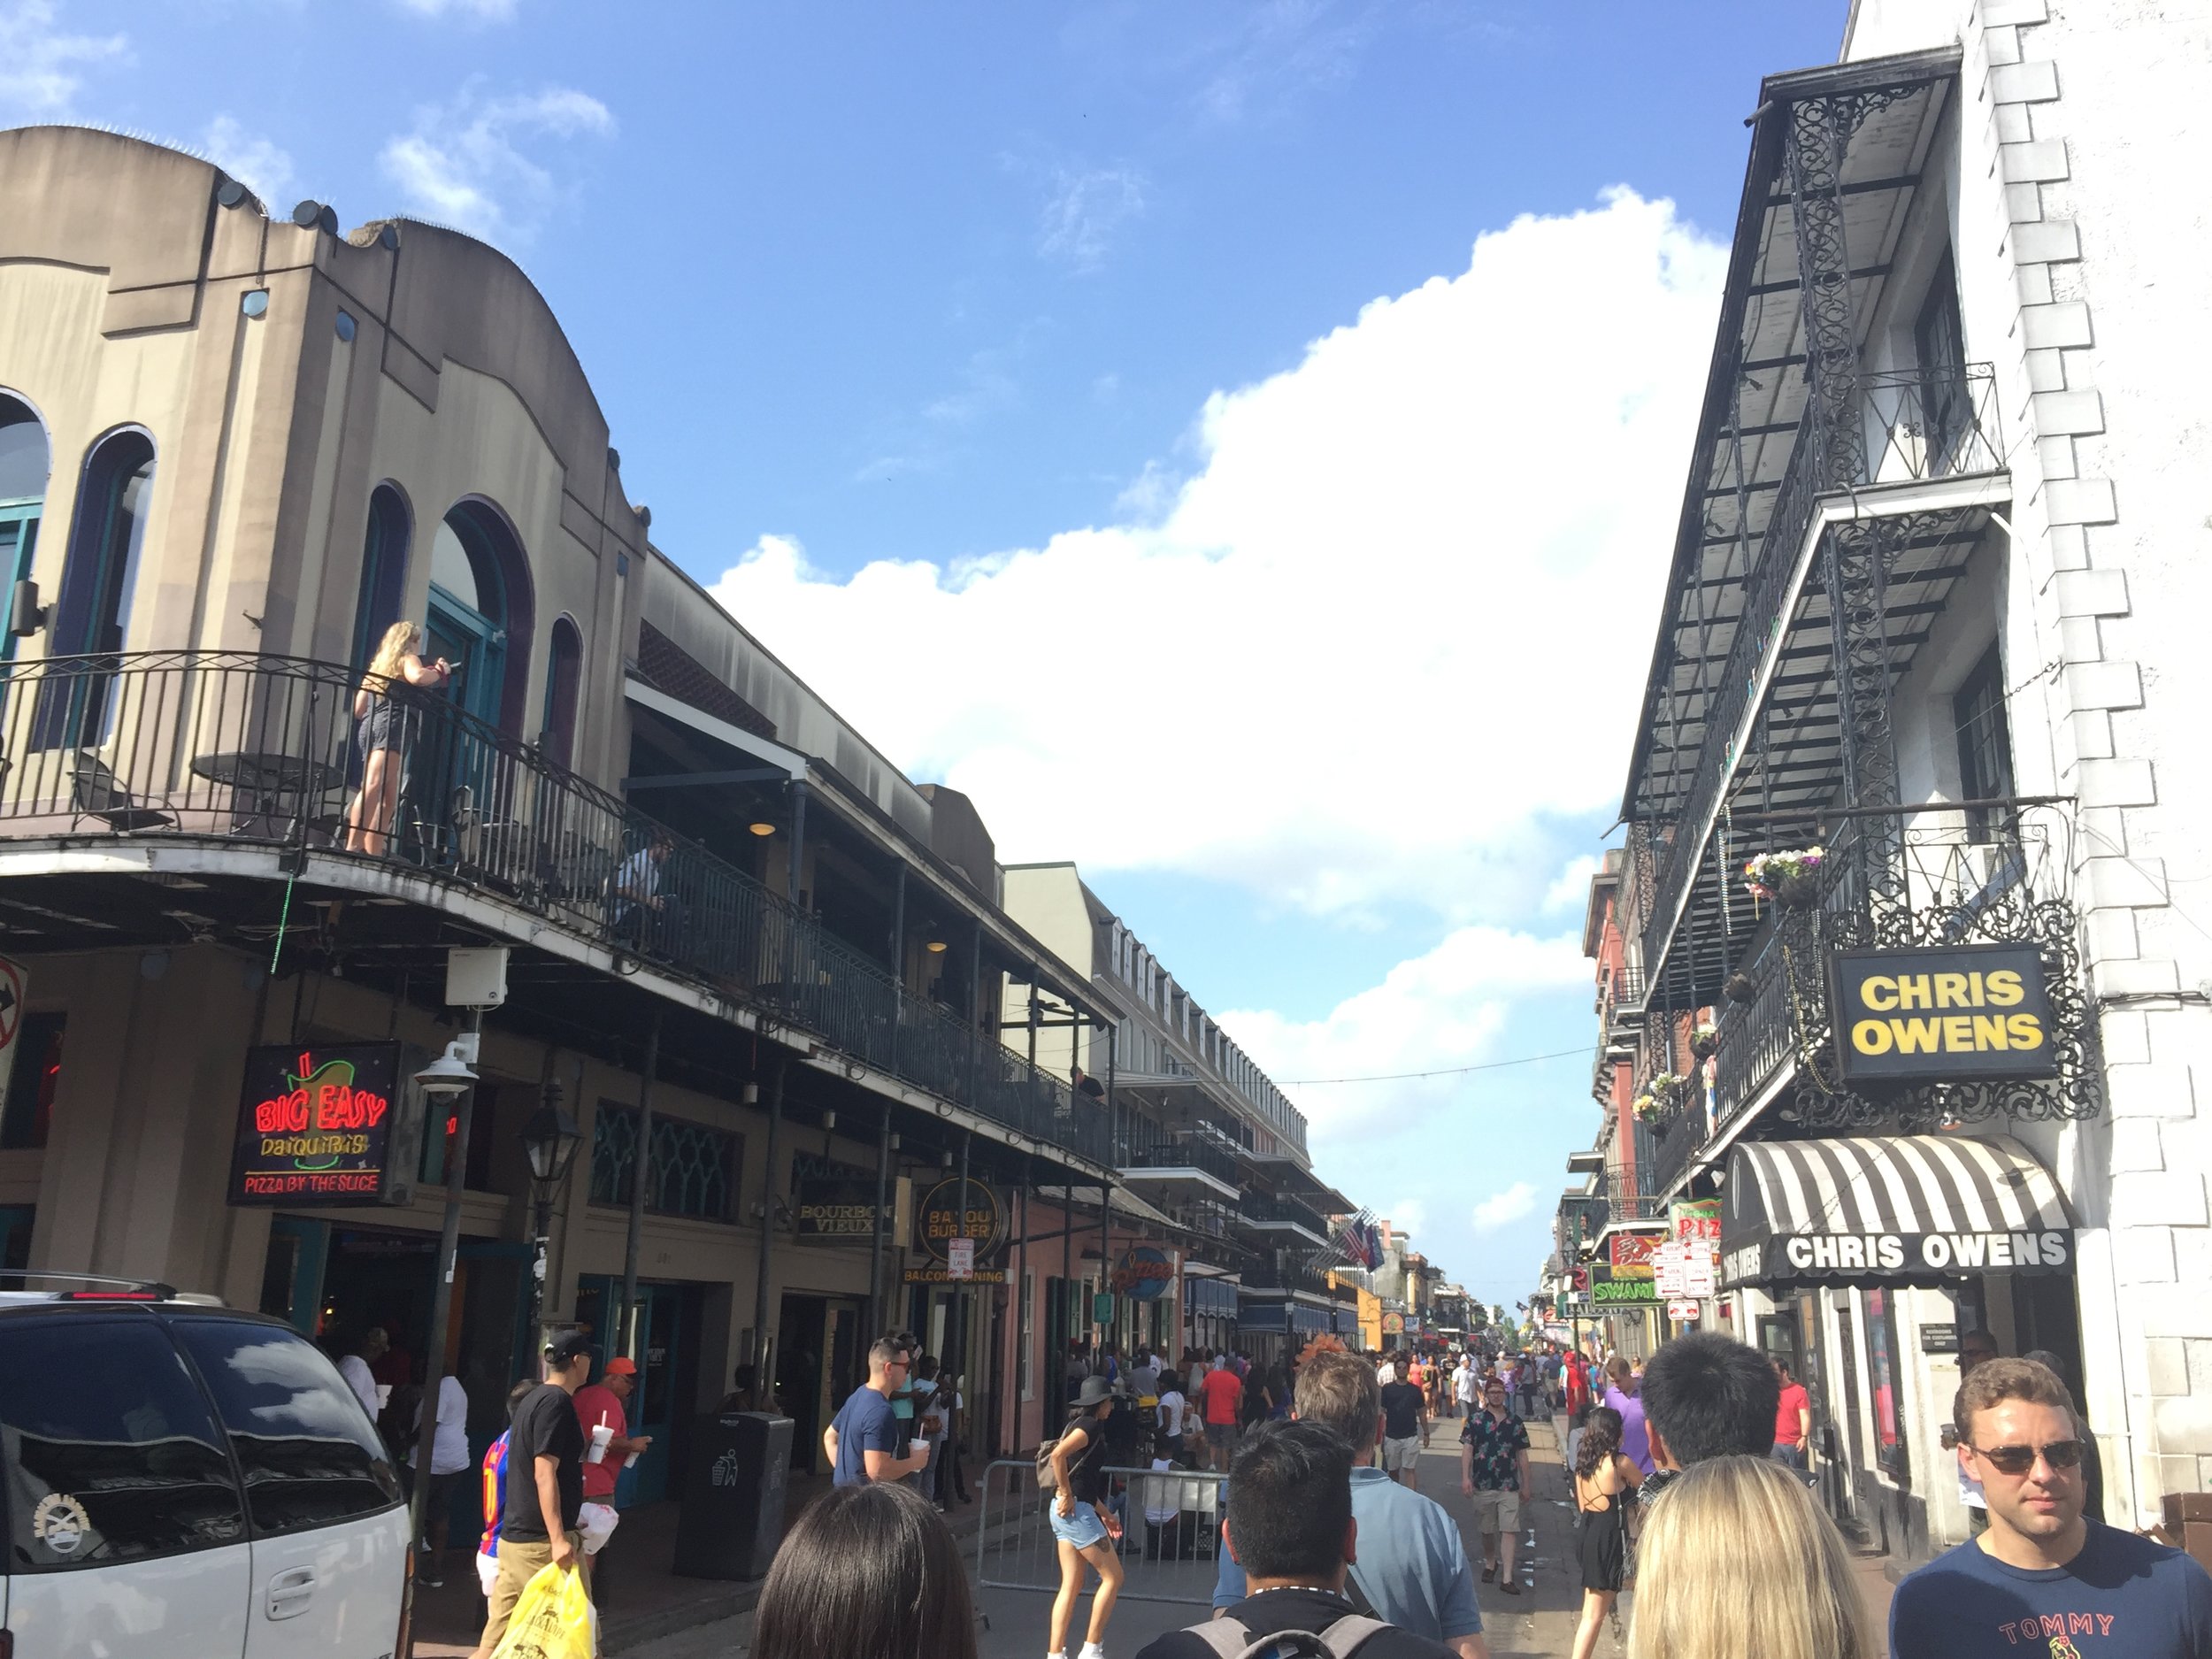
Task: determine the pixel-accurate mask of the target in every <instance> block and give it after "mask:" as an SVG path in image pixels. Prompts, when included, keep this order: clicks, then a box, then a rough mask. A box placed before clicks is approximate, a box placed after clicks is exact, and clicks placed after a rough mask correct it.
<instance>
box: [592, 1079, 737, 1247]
mask: <svg viewBox="0 0 2212 1659" xmlns="http://www.w3.org/2000/svg"><path fill="white" fill-rule="evenodd" d="M637 1124H638V1115H637V1108H635V1107H634V1106H621V1105H617V1104H616V1103H615V1102H612V1101H602V1102H599V1110H598V1113H597V1115H596V1116H595V1118H594V1120H593V1124H592V1135H591V1202H594V1203H595V1204H616V1205H620V1206H623V1207H625V1208H626V1207H627V1206H628V1204H629V1202H630V1190H631V1184H632V1182H633V1181H634V1179H635V1178H636V1169H637V1138H638V1137H637ZM744 1164H745V1138H744V1137H743V1136H742V1135H733V1134H731V1133H728V1132H726V1131H725V1130H720V1129H713V1128H710V1127H708V1125H705V1124H695V1123H687V1122H685V1121H684V1120H683V1119H681V1118H655V1119H654V1120H653V1167H652V1171H651V1174H650V1177H649V1179H648V1181H647V1184H646V1188H645V1207H646V1209H648V1210H651V1211H653V1212H654V1213H655V1214H656V1215H663V1216H685V1217H691V1218H693V1219H695V1220H699V1221H732V1220H734V1219H735V1218H736V1210H737V1203H736V1194H737V1187H738V1181H739V1178H740V1175H741V1171H743V1169H744Z"/></svg>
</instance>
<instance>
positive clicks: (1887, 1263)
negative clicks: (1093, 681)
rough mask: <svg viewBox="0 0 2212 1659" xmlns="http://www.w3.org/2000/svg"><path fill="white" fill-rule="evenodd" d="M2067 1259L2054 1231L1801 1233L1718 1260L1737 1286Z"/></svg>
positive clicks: (2067, 1250) (2055, 1265) (2066, 1237)
mask: <svg viewBox="0 0 2212 1659" xmlns="http://www.w3.org/2000/svg"><path fill="white" fill-rule="evenodd" d="M2073 1261H2074V1240H2073V1235H2072V1234H2070V1233H2060V1232H2039V1233H1792V1234H1789V1235H1787V1236H1786V1237H1781V1238H1773V1239H1768V1240H1764V1241H1763V1242H1758V1243H1752V1244H1747V1245H1745V1246H1743V1247H1742V1248H1740V1249H1734V1250H1731V1251H1730V1252H1729V1253H1728V1254H1727V1256H1726V1257H1725V1258H1724V1260H1723V1261H1722V1263H1721V1277H1722V1278H1723V1279H1724V1280H1725V1281H1726V1282H1727V1283H1728V1284H1730V1285H1732V1286H1735V1285H1748V1284H1757V1283H1761V1282H1763V1281H1770V1280H1773V1281H1780V1280H1788V1279H1858V1278H1863V1277H1865V1276H1866V1275H1868V1274H1878V1275H1883V1276H1894V1277H1896V1278H1899V1279H1911V1278H1914V1277H1916V1276H1917V1275H1919V1274H1923V1273H1943V1274H1952V1273H1978V1272H1983V1271H1987V1270H1989V1269H1991V1268H2008V1269H2010V1270H2012V1271H2016V1272H2018V1271H2027V1272H2046V1273H2048V1272H2057V1271H2064V1270H2065V1269H2067V1268H2070V1267H2071V1266H2072V1265H2073Z"/></svg>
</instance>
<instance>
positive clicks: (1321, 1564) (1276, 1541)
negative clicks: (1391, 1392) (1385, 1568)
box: [1137, 1419, 1452, 1659]
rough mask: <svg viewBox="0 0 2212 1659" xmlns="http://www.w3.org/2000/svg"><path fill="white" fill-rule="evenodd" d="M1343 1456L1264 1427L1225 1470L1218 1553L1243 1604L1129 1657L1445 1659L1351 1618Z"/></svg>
mask: <svg viewBox="0 0 2212 1659" xmlns="http://www.w3.org/2000/svg"><path fill="white" fill-rule="evenodd" d="M1351 1479H1352V1448H1351V1446H1350V1445H1349V1444H1348V1442H1347V1441H1346V1440H1345V1439H1344V1437H1343V1436H1342V1435H1340V1434H1339V1433H1338V1432H1336V1431H1335V1430H1333V1429H1330V1428H1325V1427H1324V1426H1323V1425H1320V1424H1318V1423H1307V1422H1302V1421H1298V1420H1295V1419H1294V1420H1292V1421H1289V1422H1277V1423H1265V1424H1263V1425H1260V1426H1259V1427H1258V1428H1257V1429H1256V1430H1254V1431H1253V1432H1252V1433H1251V1434H1250V1435H1249V1436H1248V1437H1247V1438H1246V1440H1245V1441H1244V1443H1243V1444H1242V1445H1241V1446H1240V1447H1239V1448H1237V1453H1236V1456H1235V1458H1234V1459H1233V1461H1232V1462H1231V1463H1230V1466H1229V1512H1228V1514H1227V1516H1226V1517H1225V1518H1224V1520H1223V1523H1222V1540H1223V1546H1224V1548H1226V1549H1227V1550H1228V1552H1229V1553H1230V1554H1231V1555H1233V1556H1234V1557H1235V1558H1236V1560H1237V1562H1238V1563H1239V1564H1240V1566H1242V1567H1243V1569H1244V1572H1245V1583H1246V1594H1245V1597H1244V1600H1242V1601H1239V1602H1238V1603H1237V1604H1236V1605H1235V1606H1234V1607H1232V1608H1230V1609H1228V1610H1227V1611H1226V1612H1225V1613H1224V1614H1222V1615H1221V1616H1220V1617H1217V1618H1215V1619H1213V1620H1212V1621H1211V1622H1210V1623H1208V1624H1194V1625H1192V1626H1191V1627H1190V1628H1189V1629H1188V1630H1180V1631H1171V1632H1169V1633H1168V1634H1167V1635H1164V1636H1161V1637H1158V1638H1156V1639H1155V1640H1152V1641H1151V1642H1149V1643H1148V1644H1147V1645H1146V1646H1145V1647H1142V1648H1141V1649H1140V1650H1139V1652H1138V1654H1137V1659H1352V1656H1353V1655H1355V1654H1356V1655H1359V1659H1452V1656H1451V1653H1450V1650H1449V1649H1448V1648H1447V1647H1444V1646H1443V1645H1442V1644H1441V1643H1440V1642H1434V1641H1431V1640H1429V1639H1428V1638H1427V1637H1425V1636H1417V1635H1415V1634H1414V1633H1413V1632H1411V1631H1408V1630H1401V1629H1400V1628H1399V1627H1398V1626H1396V1625H1395V1624H1385V1623H1384V1622H1383V1621H1382V1620H1380V1619H1378V1618H1373V1617H1368V1616H1367V1615H1365V1614H1363V1613H1359V1612H1356V1611H1355V1610H1354V1608H1353V1605H1352V1602H1351V1601H1349V1600H1348V1598H1347V1597H1346V1595H1345V1593H1344V1586H1345V1576H1346V1573H1347V1571H1348V1568H1349V1567H1350V1565H1351V1561H1352V1557H1353V1555H1355V1554H1356V1540H1357V1538H1358V1532H1359V1526H1358V1524H1357V1523H1356V1521H1354V1520H1353V1518H1352V1486H1351Z"/></svg>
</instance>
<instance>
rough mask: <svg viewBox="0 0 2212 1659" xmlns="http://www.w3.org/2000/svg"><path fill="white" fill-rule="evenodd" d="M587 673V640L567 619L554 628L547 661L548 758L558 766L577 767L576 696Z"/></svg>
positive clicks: (545, 746)
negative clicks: (585, 642)
mask: <svg viewBox="0 0 2212 1659" xmlns="http://www.w3.org/2000/svg"><path fill="white" fill-rule="evenodd" d="M583 672H584V636H583V635H582V634H579V633H578V632H577V631H576V625H575V624H574V623H573V622H572V621H570V620H569V619H568V618H566V617H561V618H557V619H556V620H555V621H554V624H553V636H552V643H551V649H550V650H549V654H548V656H547V658H546V672H545V727H544V733H545V735H544V739H543V747H544V749H545V755H546V758H547V759H549V760H550V761H551V762H552V763H553V764H555V765H557V766H570V765H573V764H575V760H574V757H575V752H576V693H577V687H578V685H579V684H580V681H581V680H582V678H583Z"/></svg>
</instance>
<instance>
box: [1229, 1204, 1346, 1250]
mask: <svg viewBox="0 0 2212 1659" xmlns="http://www.w3.org/2000/svg"><path fill="white" fill-rule="evenodd" d="M1238 1208H1239V1209H1240V1210H1242V1211H1243V1212H1244V1219H1245V1221H1246V1223H1247V1224H1248V1225H1251V1226H1254V1227H1260V1228H1276V1227H1296V1228H1298V1229H1300V1230H1301V1231H1302V1232H1305V1233H1310V1234H1312V1235H1313V1236H1314V1238H1316V1239H1317V1240H1326V1239H1327V1237H1328V1234H1329V1224H1328V1223H1327V1222H1326V1221H1325V1220H1323V1219H1322V1218H1321V1217H1319V1216H1317V1215H1316V1214H1315V1213H1314V1212H1313V1211H1312V1210H1309V1209H1308V1208H1307V1207H1306V1206H1305V1205H1303V1204H1302V1203H1299V1202H1295V1201H1294V1200H1292V1199H1286V1198H1269V1197H1267V1196H1265V1195H1263V1194H1259V1193H1247V1194H1245V1195H1244V1197H1243V1198H1242V1199H1241V1200H1240V1202H1239V1204H1238Z"/></svg>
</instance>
